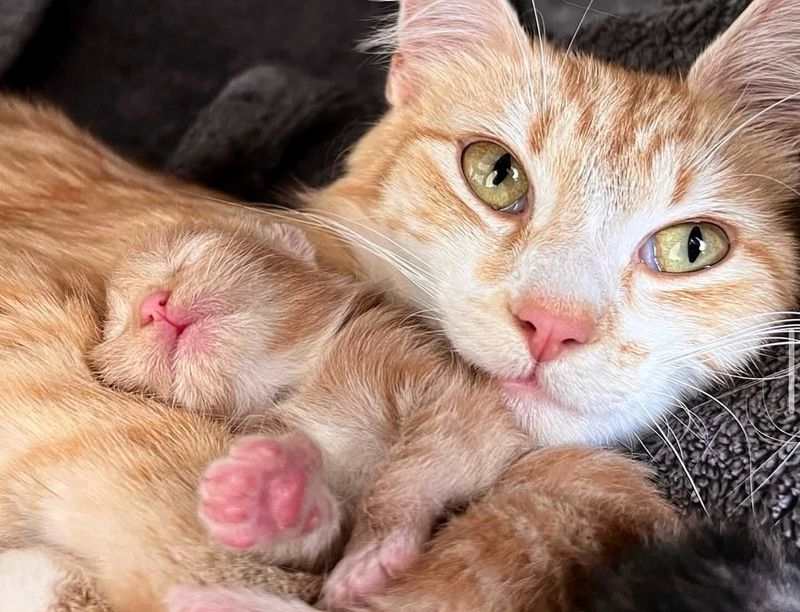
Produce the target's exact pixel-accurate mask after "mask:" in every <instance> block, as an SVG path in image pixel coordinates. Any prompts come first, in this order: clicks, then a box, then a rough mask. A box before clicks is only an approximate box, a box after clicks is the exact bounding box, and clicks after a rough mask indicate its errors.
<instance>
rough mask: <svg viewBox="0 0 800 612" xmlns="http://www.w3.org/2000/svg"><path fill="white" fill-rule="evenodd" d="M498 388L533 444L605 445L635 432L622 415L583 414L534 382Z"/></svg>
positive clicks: (507, 383) (503, 384)
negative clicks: (501, 390)
mask: <svg viewBox="0 0 800 612" xmlns="http://www.w3.org/2000/svg"><path fill="white" fill-rule="evenodd" d="M500 385H501V387H502V389H503V395H504V398H505V401H506V403H507V404H508V406H509V408H510V409H511V410H512V411H513V412H514V416H515V418H516V421H517V425H518V426H519V427H520V429H522V430H523V431H524V432H525V433H527V434H528V435H530V436H531V438H533V439H534V440H535V442H536V443H537V444H542V445H547V446H557V445H562V444H581V445H584V444H589V445H607V444H610V443H614V442H616V441H619V440H620V439H624V438H627V436H629V435H630V433H631V431H633V430H635V429H636V424H635V423H632V422H630V419H628V418H625V414H626V413H625V411H620V412H619V413H617V411H614V410H611V411H603V412H591V413H590V412H585V411H583V410H581V409H580V408H579V407H577V406H572V405H569V404H567V403H565V402H563V401H559V399H558V398H557V397H556V396H555V395H554V394H553V393H551V392H550V391H548V390H547V389H546V388H545V387H544V386H543V385H542V384H541V383H540V382H539V381H537V380H536V379H535V378H525V379H506V380H501V381H500Z"/></svg>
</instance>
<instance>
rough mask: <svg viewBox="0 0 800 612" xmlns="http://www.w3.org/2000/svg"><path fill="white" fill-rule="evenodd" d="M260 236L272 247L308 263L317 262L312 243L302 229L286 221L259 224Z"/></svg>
mask: <svg viewBox="0 0 800 612" xmlns="http://www.w3.org/2000/svg"><path fill="white" fill-rule="evenodd" d="M259 233H260V234H261V237H262V238H263V239H264V240H265V241H266V242H268V243H269V244H270V245H271V246H273V247H274V248H276V249H278V250H280V251H283V252H284V253H286V254H287V255H291V256H292V257H297V258H298V259H301V260H303V261H307V262H309V263H314V264H316V263H317V259H316V256H317V253H316V249H315V248H314V245H313V244H312V243H311V241H310V240H309V239H308V237H307V236H306V235H305V233H304V232H303V230H301V229H299V228H297V227H295V226H293V225H289V224H287V223H271V224H269V225H265V226H260V227H259Z"/></svg>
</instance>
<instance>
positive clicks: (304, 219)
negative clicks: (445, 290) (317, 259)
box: [269, 211, 437, 300]
mask: <svg viewBox="0 0 800 612" xmlns="http://www.w3.org/2000/svg"><path fill="white" fill-rule="evenodd" d="M269 214H272V215H273V216H276V217H278V218H283V219H286V220H288V221H292V222H295V223H299V224H305V225H307V226H309V227H312V228H314V229H317V230H323V231H328V232H330V234H331V235H332V236H333V237H334V238H336V239H338V240H341V241H342V242H344V243H346V244H348V245H350V246H356V247H359V248H363V249H365V250H367V251H368V252H370V253H372V254H373V255H375V256H376V257H378V258H380V259H382V260H383V261H386V262H387V263H389V264H391V265H392V266H393V267H394V268H395V269H396V270H397V271H399V272H400V273H401V274H403V276H405V277H406V278H407V279H408V280H409V281H410V282H411V283H412V284H414V285H415V286H416V287H417V288H419V289H420V290H421V291H423V293H425V294H426V295H427V296H428V297H430V298H433V299H434V300H436V299H437V293H436V287H435V285H433V283H431V282H430V280H429V279H428V278H427V276H425V275H424V274H423V273H422V272H421V271H420V270H418V269H417V268H415V267H414V266H413V265H411V264H410V263H408V262H407V261H406V260H404V259H402V258H400V257H398V256H396V255H395V254H394V253H392V252H391V251H388V250H387V249H385V248H383V247H381V246H380V245H377V244H375V243H373V242H371V241H369V240H368V239H366V238H364V237H363V236H362V235H360V234H358V233H357V232H355V231H353V230H351V229H349V228H346V227H344V226H341V227H330V225H334V224H335V222H334V221H331V220H329V219H320V218H317V217H315V216H314V215H311V214H305V213H304V214H303V215H302V216H299V215H293V214H291V215H283V216H282V214H283V213H281V212H279V211H274V212H271V213H269Z"/></svg>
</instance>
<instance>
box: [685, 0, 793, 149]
mask: <svg viewBox="0 0 800 612" xmlns="http://www.w3.org/2000/svg"><path fill="white" fill-rule="evenodd" d="M689 85H690V86H691V87H692V88H694V89H695V90H697V91H715V92H717V93H720V94H722V95H725V96H727V97H728V98H729V99H731V100H732V101H733V102H735V103H737V104H738V105H739V106H740V107H741V109H742V110H743V111H744V113H745V115H746V116H748V117H751V118H752V119H750V121H752V125H753V126H754V127H755V128H757V129H759V130H767V131H770V132H772V134H773V135H774V137H775V138H777V139H779V141H783V142H785V143H786V144H788V145H789V146H790V147H791V146H794V148H795V151H797V150H800V142H798V140H799V139H800V0H754V1H753V3H752V4H750V6H748V7H747V9H745V11H744V12H743V13H742V14H741V16H740V17H739V18H738V19H737V20H736V21H735V22H734V23H733V25H732V26H731V27H730V28H728V30H727V31H726V32H724V33H723V34H722V35H721V36H720V37H719V38H718V39H717V40H716V41H715V42H714V43H713V44H712V45H711V46H710V47H709V48H708V49H707V50H706V51H705V52H704V53H703V54H702V55H701V56H700V57H699V58H698V60H697V61H696V62H695V64H694V66H693V67H692V70H691V72H690V73H689ZM759 113H760V114H759Z"/></svg>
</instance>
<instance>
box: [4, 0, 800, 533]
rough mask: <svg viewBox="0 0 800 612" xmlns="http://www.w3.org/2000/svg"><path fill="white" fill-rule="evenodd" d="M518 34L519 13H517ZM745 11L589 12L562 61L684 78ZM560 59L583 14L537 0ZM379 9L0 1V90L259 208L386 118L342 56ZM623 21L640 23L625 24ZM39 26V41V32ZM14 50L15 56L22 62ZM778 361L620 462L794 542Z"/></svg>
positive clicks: (791, 447)
mask: <svg viewBox="0 0 800 612" xmlns="http://www.w3.org/2000/svg"><path fill="white" fill-rule="evenodd" d="M516 4H517V6H518V8H519V9H520V13H521V15H522V17H523V20H524V21H525V22H526V23H528V24H530V22H531V16H532V12H531V10H530V7H531V3H530V1H529V0H519V1H518V2H516ZM746 4H747V0H663V2H654V1H650V2H645V1H643V0H639V1H638V2H634V1H633V0H605V2H604V3H601V2H598V3H597V7H595V8H598V7H601V6H602V7H603V10H604V11H607V12H612V13H614V12H617V11H624V12H623V13H621V14H618V15H615V16H607V15H602V14H599V13H594V12H590V13H588V14H587V19H586V22H585V23H584V24H583V27H582V28H581V30H580V31H579V33H578V35H577V37H576V38H575V46H576V47H577V48H580V49H583V50H588V51H591V52H592V53H594V54H596V55H598V56H600V57H603V58H605V59H608V60H610V61H615V62H620V63H622V64H625V65H627V66H629V67H633V68H637V69H643V70H653V71H660V72H682V71H685V70H686V69H687V68H688V66H689V65H690V64H691V61H692V60H693V59H694V57H695V56H696V55H697V54H698V53H699V52H700V51H701V50H702V48H704V47H705V46H706V45H707V44H708V43H709V42H710V41H711V40H712V39H713V37H714V36H715V35H716V33H718V32H719V31H721V30H722V29H724V28H725V27H727V26H728V25H729V24H730V23H731V22H732V21H733V20H734V19H735V17H736V16H737V15H738V14H739V13H740V12H741V11H742V9H743V8H744V7H745V6H746ZM538 6H539V8H540V9H543V10H544V15H545V19H546V21H547V22H548V24H549V28H548V31H549V34H550V35H551V36H552V37H553V38H554V39H555V40H556V42H558V43H559V44H562V45H565V44H567V43H568V42H569V40H570V39H571V37H572V34H573V31H574V30H573V28H574V26H575V24H576V23H577V22H578V21H579V20H580V18H581V15H582V10H579V9H575V8H574V7H572V8H566V7H569V6H570V4H568V3H565V2H564V0H540V2H539V3H538ZM387 8H391V7H387V5H386V4H379V3H376V2H371V1H369V0H336V2H330V0H270V2H263V1H262V0H238V1H237V2H236V3H208V2H206V1H205V0H51V2H47V1H46V0H0V72H2V70H3V69H5V68H8V70H7V71H6V73H5V77H4V84H5V85H6V87H8V88H10V89H12V90H17V91H23V92H30V93H32V94H34V95H37V96H42V97H45V98H47V99H51V100H53V101H54V102H55V103H56V104H58V105H59V106H61V107H63V108H65V109H66V110H67V112H68V113H70V114H71V115H72V116H73V117H74V118H75V119H76V120H77V121H78V122H79V123H81V124H83V125H85V126H87V127H88V128H89V129H90V130H92V131H94V132H95V133H96V134H97V135H98V136H100V138H102V139H103V140H105V141H106V142H108V143H109V144H111V145H112V146H114V147H115V148H117V149H118V150H121V151H122V152H124V153H126V154H128V155H132V156H133V157H135V158H138V159H139V160H141V161H144V162H146V163H148V164H151V165H155V166H163V167H166V168H168V169H169V170H171V171H173V172H176V173H178V174H181V175H183V176H186V177H188V178H191V179H194V180H197V181H200V182H203V183H206V184H209V185H212V186H214V187H216V188H219V189H223V190H225V191H228V192H230V193H232V194H235V195H238V196H240V197H244V198H248V199H251V200H255V201H267V200H269V199H270V198H273V197H275V196H276V194H279V193H282V192H283V191H284V190H286V189H287V188H291V187H293V186H295V185H297V184H298V183H305V184H311V185H318V184H320V183H322V182H325V181H327V180H330V178H332V177H333V176H334V175H335V173H336V172H337V170H338V166H337V161H338V160H340V159H341V153H342V151H344V150H345V149H346V147H347V146H348V145H349V144H350V143H351V142H352V141H353V140H354V139H355V138H356V137H357V136H358V135H359V134H360V133H361V132H362V131H363V130H364V129H365V128H366V127H367V126H368V125H369V123H370V122H371V121H372V120H374V119H375V118H376V117H377V116H378V115H379V114H380V112H381V111H382V110H383V108H384V102H383V97H382V89H383V77H382V67H381V66H379V65H377V64H375V63H374V62H372V61H371V60H370V59H369V58H365V57H362V56H359V55H358V54H357V53H355V52H354V51H353V48H354V46H355V42H356V41H357V40H359V39H360V38H362V37H363V36H365V35H366V33H367V32H368V31H369V28H370V27H371V25H372V23H373V21H374V19H375V18H376V17H378V16H379V13H380V12H381V11H385V10H387ZM631 8H635V9H636V10H638V12H637V13H632V12H630V10H631ZM37 26H38V29H37ZM23 47H24V48H23ZM794 370H795V363H794V355H793V353H792V352H791V349H787V348H786V347H783V348H779V349H776V350H774V351H773V352H771V353H769V354H767V355H765V356H764V358H763V360H762V361H761V362H760V364H758V366H757V367H756V368H755V369H754V371H753V376H752V379H737V380H734V381H733V383H732V385H731V386H730V387H729V388H721V389H718V390H717V391H716V392H715V393H714V394H713V399H712V396H705V395H702V394H698V397H696V398H694V400H692V401H689V402H687V404H686V409H685V410H684V409H679V410H678V411H677V414H676V416H675V418H674V419H672V420H670V421H669V422H665V423H660V424H659V425H658V426H657V427H654V431H653V432H651V433H649V434H648V435H645V436H643V437H642V439H641V444H639V443H638V442H637V443H636V445H634V446H633V447H632V449H631V452H633V453H635V454H636V455H637V456H640V457H641V458H643V459H644V460H647V461H652V462H653V463H654V464H655V465H656V466H657V469H658V473H659V476H660V481H661V484H662V486H663V488H664V490H665V492H666V493H667V494H668V496H669V497H670V498H671V499H672V500H673V501H674V502H675V503H676V504H678V505H679V506H680V507H682V508H686V509H687V510H699V509H700V508H701V507H703V506H704V507H705V508H707V509H708V511H709V512H710V513H711V514H712V515H715V516H721V517H727V516H731V515H744V514H752V515H753V516H754V517H755V518H756V520H757V521H758V522H760V523H762V524H764V525H767V526H774V529H777V530H779V531H780V532H781V533H783V534H784V535H785V536H786V537H787V538H789V539H791V540H793V541H794V542H795V543H797V544H800V508H798V507H797V502H798V499H799V496H800V477H799V476H798V464H799V463H800V458H798V454H797V453H796V450H797V446H798V444H800V437H798V432H799V431H800V417H799V416H798V414H797V412H796V410H795V397H796V396H797V393H798V391H799V389H798V386H797V385H796V384H795V382H794V377H793V376H792V377H788V376H787V372H790V371H791V372H792V373H793V372H794Z"/></svg>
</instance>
